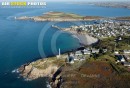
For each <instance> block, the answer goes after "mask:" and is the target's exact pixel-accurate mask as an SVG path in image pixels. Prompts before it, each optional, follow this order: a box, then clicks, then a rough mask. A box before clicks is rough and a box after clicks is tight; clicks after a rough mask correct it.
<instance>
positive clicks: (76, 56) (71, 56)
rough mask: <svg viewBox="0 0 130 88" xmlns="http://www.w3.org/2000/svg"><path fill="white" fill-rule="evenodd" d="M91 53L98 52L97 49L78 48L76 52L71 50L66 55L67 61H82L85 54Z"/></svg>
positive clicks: (84, 58)
mask: <svg viewBox="0 0 130 88" xmlns="http://www.w3.org/2000/svg"><path fill="white" fill-rule="evenodd" d="M92 53H99V49H91V50H90V49H88V48H86V49H84V50H79V51H76V52H71V53H68V57H67V62H68V63H74V61H77V60H78V61H83V60H86V56H87V55H90V54H92Z"/></svg>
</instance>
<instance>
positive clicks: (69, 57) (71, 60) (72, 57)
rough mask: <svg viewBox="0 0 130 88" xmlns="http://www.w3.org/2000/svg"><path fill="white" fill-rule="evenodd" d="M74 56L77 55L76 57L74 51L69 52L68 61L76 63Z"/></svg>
mask: <svg viewBox="0 0 130 88" xmlns="http://www.w3.org/2000/svg"><path fill="white" fill-rule="evenodd" d="M74 58H75V57H74V55H73V54H72V53H71V54H68V57H67V62H68V63H71V64H73V63H74Z"/></svg>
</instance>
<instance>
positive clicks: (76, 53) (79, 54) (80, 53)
mask: <svg viewBox="0 0 130 88" xmlns="http://www.w3.org/2000/svg"><path fill="white" fill-rule="evenodd" d="M75 55H76V56H81V55H83V53H82V52H81V51H76V52H75Z"/></svg>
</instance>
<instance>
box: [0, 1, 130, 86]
mask: <svg viewBox="0 0 130 88" xmlns="http://www.w3.org/2000/svg"><path fill="white" fill-rule="evenodd" d="M48 11H60V12H68V13H75V14H79V15H82V16H86V15H87V16H103V17H115V16H116V17H118V16H130V10H129V9H123V8H106V7H98V6H94V5H78V4H72V3H71V4H70V3H65V2H59V3H56V2H48V3H47V6H46V7H45V8H0V88H47V79H46V78H39V79H37V80H33V81H25V80H24V79H23V78H22V77H19V75H18V74H17V73H12V70H14V69H17V68H18V67H20V66H21V65H22V64H25V63H28V62H31V61H35V60H37V59H40V58H43V57H48V56H53V55H55V54H58V52H57V51H58V49H59V48H60V49H61V52H62V53H64V52H66V51H69V50H72V49H76V48H78V47H80V44H79V42H78V40H77V39H75V38H73V37H72V36H71V35H70V34H68V33H65V32H62V31H59V30H57V29H55V28H52V27H51V25H53V24H54V25H58V26H60V27H69V26H71V25H75V22H60V23H55V22H34V21H18V20H14V19H13V18H14V17H19V16H38V15H42V14H43V13H46V12H48ZM80 23H81V24H84V22H80ZM86 23H88V24H91V23H93V22H92V21H91V22H86Z"/></svg>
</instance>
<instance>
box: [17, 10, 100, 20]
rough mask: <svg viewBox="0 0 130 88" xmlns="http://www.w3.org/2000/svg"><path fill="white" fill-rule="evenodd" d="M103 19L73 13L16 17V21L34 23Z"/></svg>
mask: <svg viewBox="0 0 130 88" xmlns="http://www.w3.org/2000/svg"><path fill="white" fill-rule="evenodd" d="M100 18H102V17H99V16H80V15H77V14H73V13H64V12H53V11H50V12H47V13H44V14H43V15H42V16H33V17H29V16H21V17H15V19H16V20H33V21H87V20H98V19H100Z"/></svg>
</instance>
